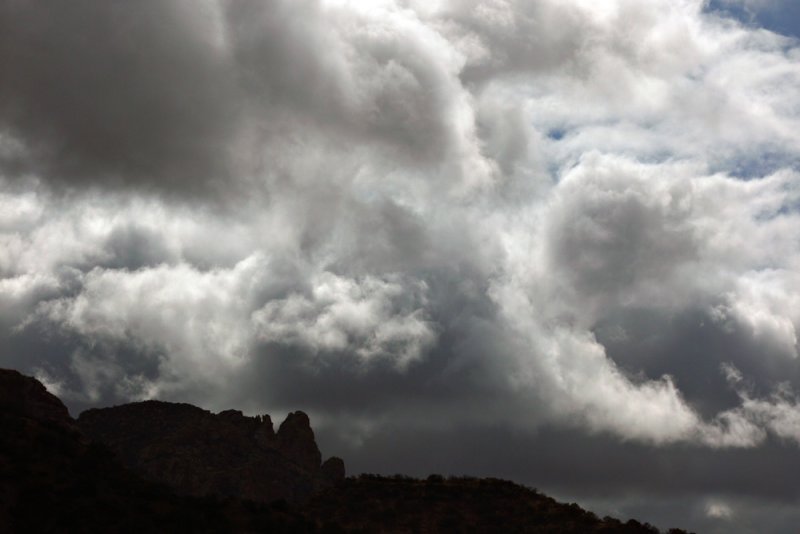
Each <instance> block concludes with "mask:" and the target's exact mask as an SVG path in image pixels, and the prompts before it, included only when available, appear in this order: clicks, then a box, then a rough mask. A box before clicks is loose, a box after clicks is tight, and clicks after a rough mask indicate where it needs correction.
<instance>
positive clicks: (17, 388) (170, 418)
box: [0, 370, 683, 534]
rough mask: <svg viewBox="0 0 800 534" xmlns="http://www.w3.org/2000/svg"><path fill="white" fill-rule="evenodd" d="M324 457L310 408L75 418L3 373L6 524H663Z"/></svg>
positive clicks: (1, 514) (400, 527) (634, 528)
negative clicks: (351, 467)
mask: <svg viewBox="0 0 800 534" xmlns="http://www.w3.org/2000/svg"><path fill="white" fill-rule="evenodd" d="M320 460H321V455H320V452H319V449H318V448H317V445H316V442H315V440H314V434H313V431H312V430H311V426H310V424H309V421H308V417H307V416H306V415H305V414H303V413H302V412H294V413H292V414H290V415H289V416H288V417H287V419H286V420H285V421H284V422H283V423H282V424H281V426H280V428H279V429H278V431H277V432H274V430H273V428H272V422H271V420H270V418H269V417H268V416H260V417H246V416H244V415H242V414H241V412H236V411H232V410H229V411H225V412H221V413H219V414H212V413H211V412H208V411H205V410H202V409H200V408H197V407H194V406H191V405H188V404H173V403H165V402H157V401H148V402H140V403H133V404H127V405H123V406H117V407H114V408H106V409H101V410H89V411H87V412H84V413H83V414H82V415H81V417H80V418H79V419H78V421H77V422H76V421H75V420H73V419H72V418H71V417H70V416H69V413H68V412H67V409H66V407H64V405H63V404H62V403H61V401H60V400H58V398H56V397H55V396H53V395H51V394H50V393H48V392H47V391H46V389H45V388H44V386H42V384H41V383H39V382H38V381H37V380H35V379H33V378H29V377H26V376H23V375H21V374H20V373H18V372H16V371H10V370H0V531H2V532H110V533H116V532H132V533H133V532H136V533H142V532H199V533H205V532H287V533H289V532H298V533H303V532H308V533H317V532H324V533H337V532H365V533H366V532H398V533H403V532H409V533H411V532H415V533H416V532H498V533H499V532H503V533H515V532H526V533H575V534H578V533H592V532H607V533H611V532H621V533H646V534H652V533H657V532H658V530H656V529H655V528H653V527H651V526H650V525H647V524H644V525H643V524H641V523H638V522H636V521H628V522H627V523H622V522H620V521H618V520H616V519H612V518H603V519H599V518H597V517H596V516H595V515H594V514H592V513H590V512H587V511H585V510H582V509H581V508H580V507H579V506H577V505H575V504H569V505H568V504H562V503H559V502H557V501H555V500H554V499H552V498H550V497H547V496H545V495H542V494H540V493H538V492H536V491H535V490H531V489H528V488H525V487H523V486H519V485H517V484H513V483H511V482H507V481H502V480H496V479H476V478H467V477H459V478H447V479H445V478H443V477H441V476H438V475H431V476H430V477H428V479H426V480H416V479H411V478H408V477H405V476H401V475H398V476H395V477H381V476H375V475H361V476H359V477H355V478H353V477H351V478H347V479H345V478H344V463H343V462H342V460H340V459H337V458H334V459H330V460H328V461H326V462H325V463H324V464H321V463H320ZM276 498H277V499H278V500H275V499H276ZM670 532H671V533H673V534H678V533H681V532H683V531H679V530H672V531H670Z"/></svg>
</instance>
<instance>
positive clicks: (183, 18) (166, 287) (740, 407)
mask: <svg viewBox="0 0 800 534" xmlns="http://www.w3.org/2000/svg"><path fill="white" fill-rule="evenodd" d="M0 35H2V37H0V39H2V43H3V44H4V46H0V50H2V52H0V66H2V68H3V71H4V72H7V73H9V76H7V77H5V78H4V80H3V81H2V82H0V277H1V278H0V338H1V339H2V343H1V344H0V361H2V362H3V364H4V365H10V366H15V367H20V368H21V369H23V370H26V369H27V370H28V371H29V372H32V373H36V374H37V376H41V377H43V378H45V379H46V380H47V382H48V383H49V384H51V385H53V387H58V388H59V389H60V391H61V392H62V394H63V395H64V396H65V398H67V399H68V400H69V402H70V403H71V406H73V408H80V407H85V406H88V405H93V404H105V403H111V402H121V401H124V400H128V399H131V398H142V397H150V396H161V397H165V398H170V399H175V400H185V401H189V402H195V403H199V404H203V405H206V406H208V407H211V408H220V409H222V408H228V407H231V405H233V404H237V405H242V406H244V407H248V409H252V410H254V411H269V409H272V408H276V409H279V410H280V409H290V408H291V409H296V408H298V407H299V406H298V405H302V406H301V407H306V408H308V409H310V411H312V412H314V415H315V417H316V418H317V419H318V420H319V421H321V422H322V423H321V424H322V425H323V426H325V425H328V428H335V427H336V425H341V426H342V428H349V429H353V433H354V437H352V439H351V442H352V443H356V442H359V443H363V444H368V443H370V442H371V441H370V440H371V437H370V436H381V435H383V434H382V432H384V431H385V429H386V428H389V427H392V428H394V429H395V430H396V431H397V433H402V432H407V433H410V435H413V433H414V432H415V431H416V430H415V429H420V428H422V427H428V428H429V427H431V426H435V425H437V424H440V425H442V426H444V427H447V429H449V431H452V432H454V433H458V432H460V431H464V430H463V429H464V428H465V426H464V425H468V424H476V425H486V426H488V427H492V428H497V427H502V429H503V430H504V432H508V433H512V434H513V433H515V432H517V433H521V434H525V435H528V434H527V433H535V432H543V431H544V430H543V429H545V428H561V429H568V431H569V432H575V433H576V435H582V436H584V439H587V440H595V441H592V443H596V441H597V440H603V439H608V440H615V441H614V442H615V443H617V444H619V446H622V445H621V444H628V445H630V444H631V443H636V444H639V445H637V446H642V447H645V446H646V447H651V449H650V450H652V451H664V450H670V451H671V450H678V449H680V448H681V447H689V448H699V449H712V450H716V451H721V450H723V449H724V450H726V451H728V450H729V449H731V450H732V449H752V450H753V451H758V450H761V449H763V448H768V447H773V446H777V445H775V443H779V444H780V446H781V447H787V448H792V450H794V449H793V448H794V447H796V446H797V445H796V443H797V442H798V438H797V436H798V432H797V428H798V425H797V413H798V412H799V411H800V409H799V408H798V406H797V400H796V397H795V394H794V393H793V392H794V391H797V390H798V388H800V368H798V363H797V362H798V358H797V354H798V352H797V351H798V346H797V331H798V326H800V302H799V301H798V299H797V298H795V297H794V295H796V294H797V293H798V289H800V288H799V287H798V279H797V276H796V275H795V273H796V272H797V271H798V262H800V247H798V241H797V238H796V228H797V227H798V223H800V220H798V205H800V203H799V201H800V189H798V187H797V183H798V166H797V161H798V157H797V156H798V153H800V136H798V132H800V123H799V119H800V114H799V113H798V110H800V97H798V93H797V90H796V87H797V85H798V81H800V68H798V58H800V55H798V54H799V52H798V48H797V43H796V41H795V40H793V39H792V38H789V37H786V36H782V35H779V34H777V33H774V32H769V31H765V30H763V29H759V28H757V27H755V25H754V24H749V25H744V24H742V23H740V22H737V21H734V20H732V19H729V18H726V17H725V16H724V14H722V13H720V12H719V11H714V10H711V9H710V7H709V6H708V5H707V3H706V2H702V1H699V0H697V1H695V0H686V1H680V2H671V1H666V0H648V1H647V2H632V1H628V0H615V1H611V2H604V3H602V4H599V3H597V2H585V1H583V0H573V1H570V2H556V1H551V0H542V1H538V2H518V1H513V0H497V1H492V2H472V1H466V0H464V1H462V0H454V1H442V2H424V3H422V2H416V1H410V2H394V1H391V0H376V1H374V2H350V1H345V0H336V1H333V0H330V1H327V0H326V1H312V0H303V1H300V2H289V1H283V0H274V1H269V2H266V3H256V2H225V1H220V2H217V1H210V0H209V1H207V2H203V3H202V4H196V3H188V2H181V1H174V2H166V3H164V2H158V3H156V2H142V3H136V4H130V3H121V2H111V3H106V4H102V5H96V4H94V3H76V4H71V5H70V6H69V7H68V8H67V7H63V8H56V9H54V10H53V9H47V10H44V9H41V8H40V7H38V6H37V5H28V4H19V3H11V4H8V5H5V6H3V7H2V8H0ZM722 364H730V365H731V366H735V368H736V369H738V370H739V371H737V372H738V373H740V374H741V376H742V379H741V380H739V379H736V380H733V379H732V378H731V377H732V376H733V375H731V373H730V372H728V375H727V377H726V375H725V374H723V373H720V365H722ZM726 369H729V370H730V369H733V367H726ZM730 380H732V381H730ZM745 383H747V384H748V386H747V387H744V385H743V384H745ZM404 429H405V430H404ZM454 435H455V434H454ZM454 439H455V438H454ZM365 446H366V445H365ZM376 446H377V445H376ZM379 452H380V451H379ZM728 452H730V451H728ZM376 454H378V453H376ZM381 454H384V457H385V458H386V457H388V456H387V455H388V454H389V453H388V452H386V451H385V450H383V452H381ZM643 454H644V453H643ZM653 454H656V453H653ZM748 458H750V457H748ZM748 461H753V460H752V459H749V460H748ZM776 461H777V460H776ZM781 461H783V460H781ZM720 471H724V469H722V468H720ZM640 483H641V484H644V482H641V481H640ZM737 487H738V486H737ZM760 491H766V490H764V489H763V488H762V489H761V490H760ZM731 502H733V501H731Z"/></svg>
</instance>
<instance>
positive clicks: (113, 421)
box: [78, 401, 344, 501]
mask: <svg viewBox="0 0 800 534" xmlns="http://www.w3.org/2000/svg"><path fill="white" fill-rule="evenodd" d="M78 424H79V426H80V427H81V429H82V430H83V431H84V432H85V433H86V434H87V435H89V436H90V437H92V438H93V439H96V440H98V441H100V442H102V443H104V444H106V445H107V446H109V447H110V448H111V449H112V450H114V451H115V452H116V453H117V454H118V456H119V457H120V458H121V459H122V460H123V462H124V463H125V464H126V465H127V466H128V467H129V468H131V469H133V470H134V471H136V472H138V473H140V474H142V475H144V476H145V477H146V478H149V479H151V480H155V481H158V482H163V483H166V484H168V485H170V486H172V487H174V488H176V489H177V490H179V491H180V492H182V493H186V494H190V495H209V494H216V495H224V496H230V497H238V498H246V499H250V500H257V501H271V500H274V499H278V498H284V499H287V500H289V501H303V500H305V499H307V498H308V497H309V496H310V495H311V494H312V493H313V492H314V491H315V490H318V489H322V488H324V487H328V486H330V485H332V484H335V483H337V482H338V481H341V480H342V479H343V478H344V464H343V463H341V469H339V468H338V467H337V466H339V464H338V463H337V462H336V461H334V462H333V464H331V466H333V467H331V466H328V467H326V468H325V469H323V468H322V466H321V454H320V451H319V448H318V447H317V443H316V441H315V439H314V432H313V430H311V424H310V421H309V418H308V416H307V415H306V414H305V413H303V412H293V413H290V414H289V415H288V416H287V418H286V420H285V421H284V422H283V423H282V424H281V425H280V428H279V429H278V432H277V433H275V431H274V429H273V426H272V419H271V418H270V416H269V415H260V416H255V417H249V416H246V415H244V414H242V412H241V411H238V410H225V411H222V412H220V413H218V414H213V413H211V412H209V411H207V410H203V409H201V408H197V407H195V406H191V405H189V404H173V403H168V402H160V401H145V402H137V403H131V404H126V405H122V406H117V407H114V408H104V409H94V410H88V411H86V412H84V413H82V414H81V416H80V417H79V418H78ZM339 462H341V460H339Z"/></svg>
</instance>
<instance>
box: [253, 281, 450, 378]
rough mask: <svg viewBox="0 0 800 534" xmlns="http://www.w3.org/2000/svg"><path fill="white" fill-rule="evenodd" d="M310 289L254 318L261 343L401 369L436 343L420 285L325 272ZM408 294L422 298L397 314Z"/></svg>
mask: <svg viewBox="0 0 800 534" xmlns="http://www.w3.org/2000/svg"><path fill="white" fill-rule="evenodd" d="M311 286H312V287H311V295H310V296H308V297H307V296H303V295H300V294H292V295H290V296H288V297H287V298H285V299H280V300H272V301H270V302H268V303H267V304H266V305H264V307H263V308H261V309H260V310H258V311H257V312H255V313H254V315H253V318H254V321H255V323H256V324H257V331H258V337H259V339H261V340H263V341H268V342H276V343H282V344H288V345H299V346H301V347H307V348H309V349H311V350H312V351H314V352H318V351H320V350H322V351H331V352H333V351H335V352H349V353H354V354H356V355H357V356H359V357H361V358H364V359H365V360H371V359H373V358H377V357H386V356H390V357H392V358H393V359H394V361H395V364H396V365H397V366H398V367H399V368H405V367H407V366H408V365H409V364H410V363H412V362H414V361H415V360H418V359H419V358H421V357H422V355H423V353H424V351H425V350H426V349H428V348H430V346H431V345H432V344H433V342H434V340H435V339H436V334H435V332H434V330H433V328H432V325H431V324H429V322H428V321H427V320H426V317H425V311H424V308H423V306H424V304H425V301H424V297H425V295H424V292H425V286H424V284H422V283H418V284H417V287H416V288H413V287H411V288H410V287H407V286H404V285H403V284H402V283H400V282H399V281H398V280H392V279H389V280H380V279H375V278H373V277H367V278H365V279H364V280H363V281H361V282H357V281H355V280H351V279H347V278H343V277H340V276H336V275H334V274H332V273H327V272H326V273H321V274H320V275H318V276H316V277H314V278H312V280H311ZM409 290H410V291H412V292H414V293H418V294H419V296H418V297H417V298H412V300H411V303H410V304H411V306H408V305H406V306H404V307H405V308H406V309H404V310H394V309H393V308H394V307H395V305H396V304H397V301H398V300H400V299H404V300H409V299H408V296H404V293H406V292H408V291H409ZM420 299H421V301H419V302H415V301H417V300H420Z"/></svg>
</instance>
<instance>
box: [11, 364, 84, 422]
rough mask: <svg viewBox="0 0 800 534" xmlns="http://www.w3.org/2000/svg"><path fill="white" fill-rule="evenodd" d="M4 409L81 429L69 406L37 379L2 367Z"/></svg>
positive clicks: (17, 414) (22, 415)
mask: <svg viewBox="0 0 800 534" xmlns="http://www.w3.org/2000/svg"><path fill="white" fill-rule="evenodd" d="M0 410H2V412H3V413H6V414H13V415H15V416H18V417H25V418H29V419H33V420H36V421H38V422H42V423H48V424H51V425H53V426H55V427H57V428H61V429H62V430H68V431H71V432H75V431H77V428H76V427H75V424H74V421H73V420H72V418H71V417H70V415H69V411H68V410H67V407H66V406H64V404H63V403H62V402H61V401H60V400H59V399H58V397H56V396H55V395H53V394H52V393H50V392H48V391H47V389H46V388H45V387H44V386H43V385H42V383H41V382H39V381H38V380H36V379H35V378H31V377H29V376H25V375H23V374H21V373H19V372H17V371H14V370H11V369H0Z"/></svg>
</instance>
